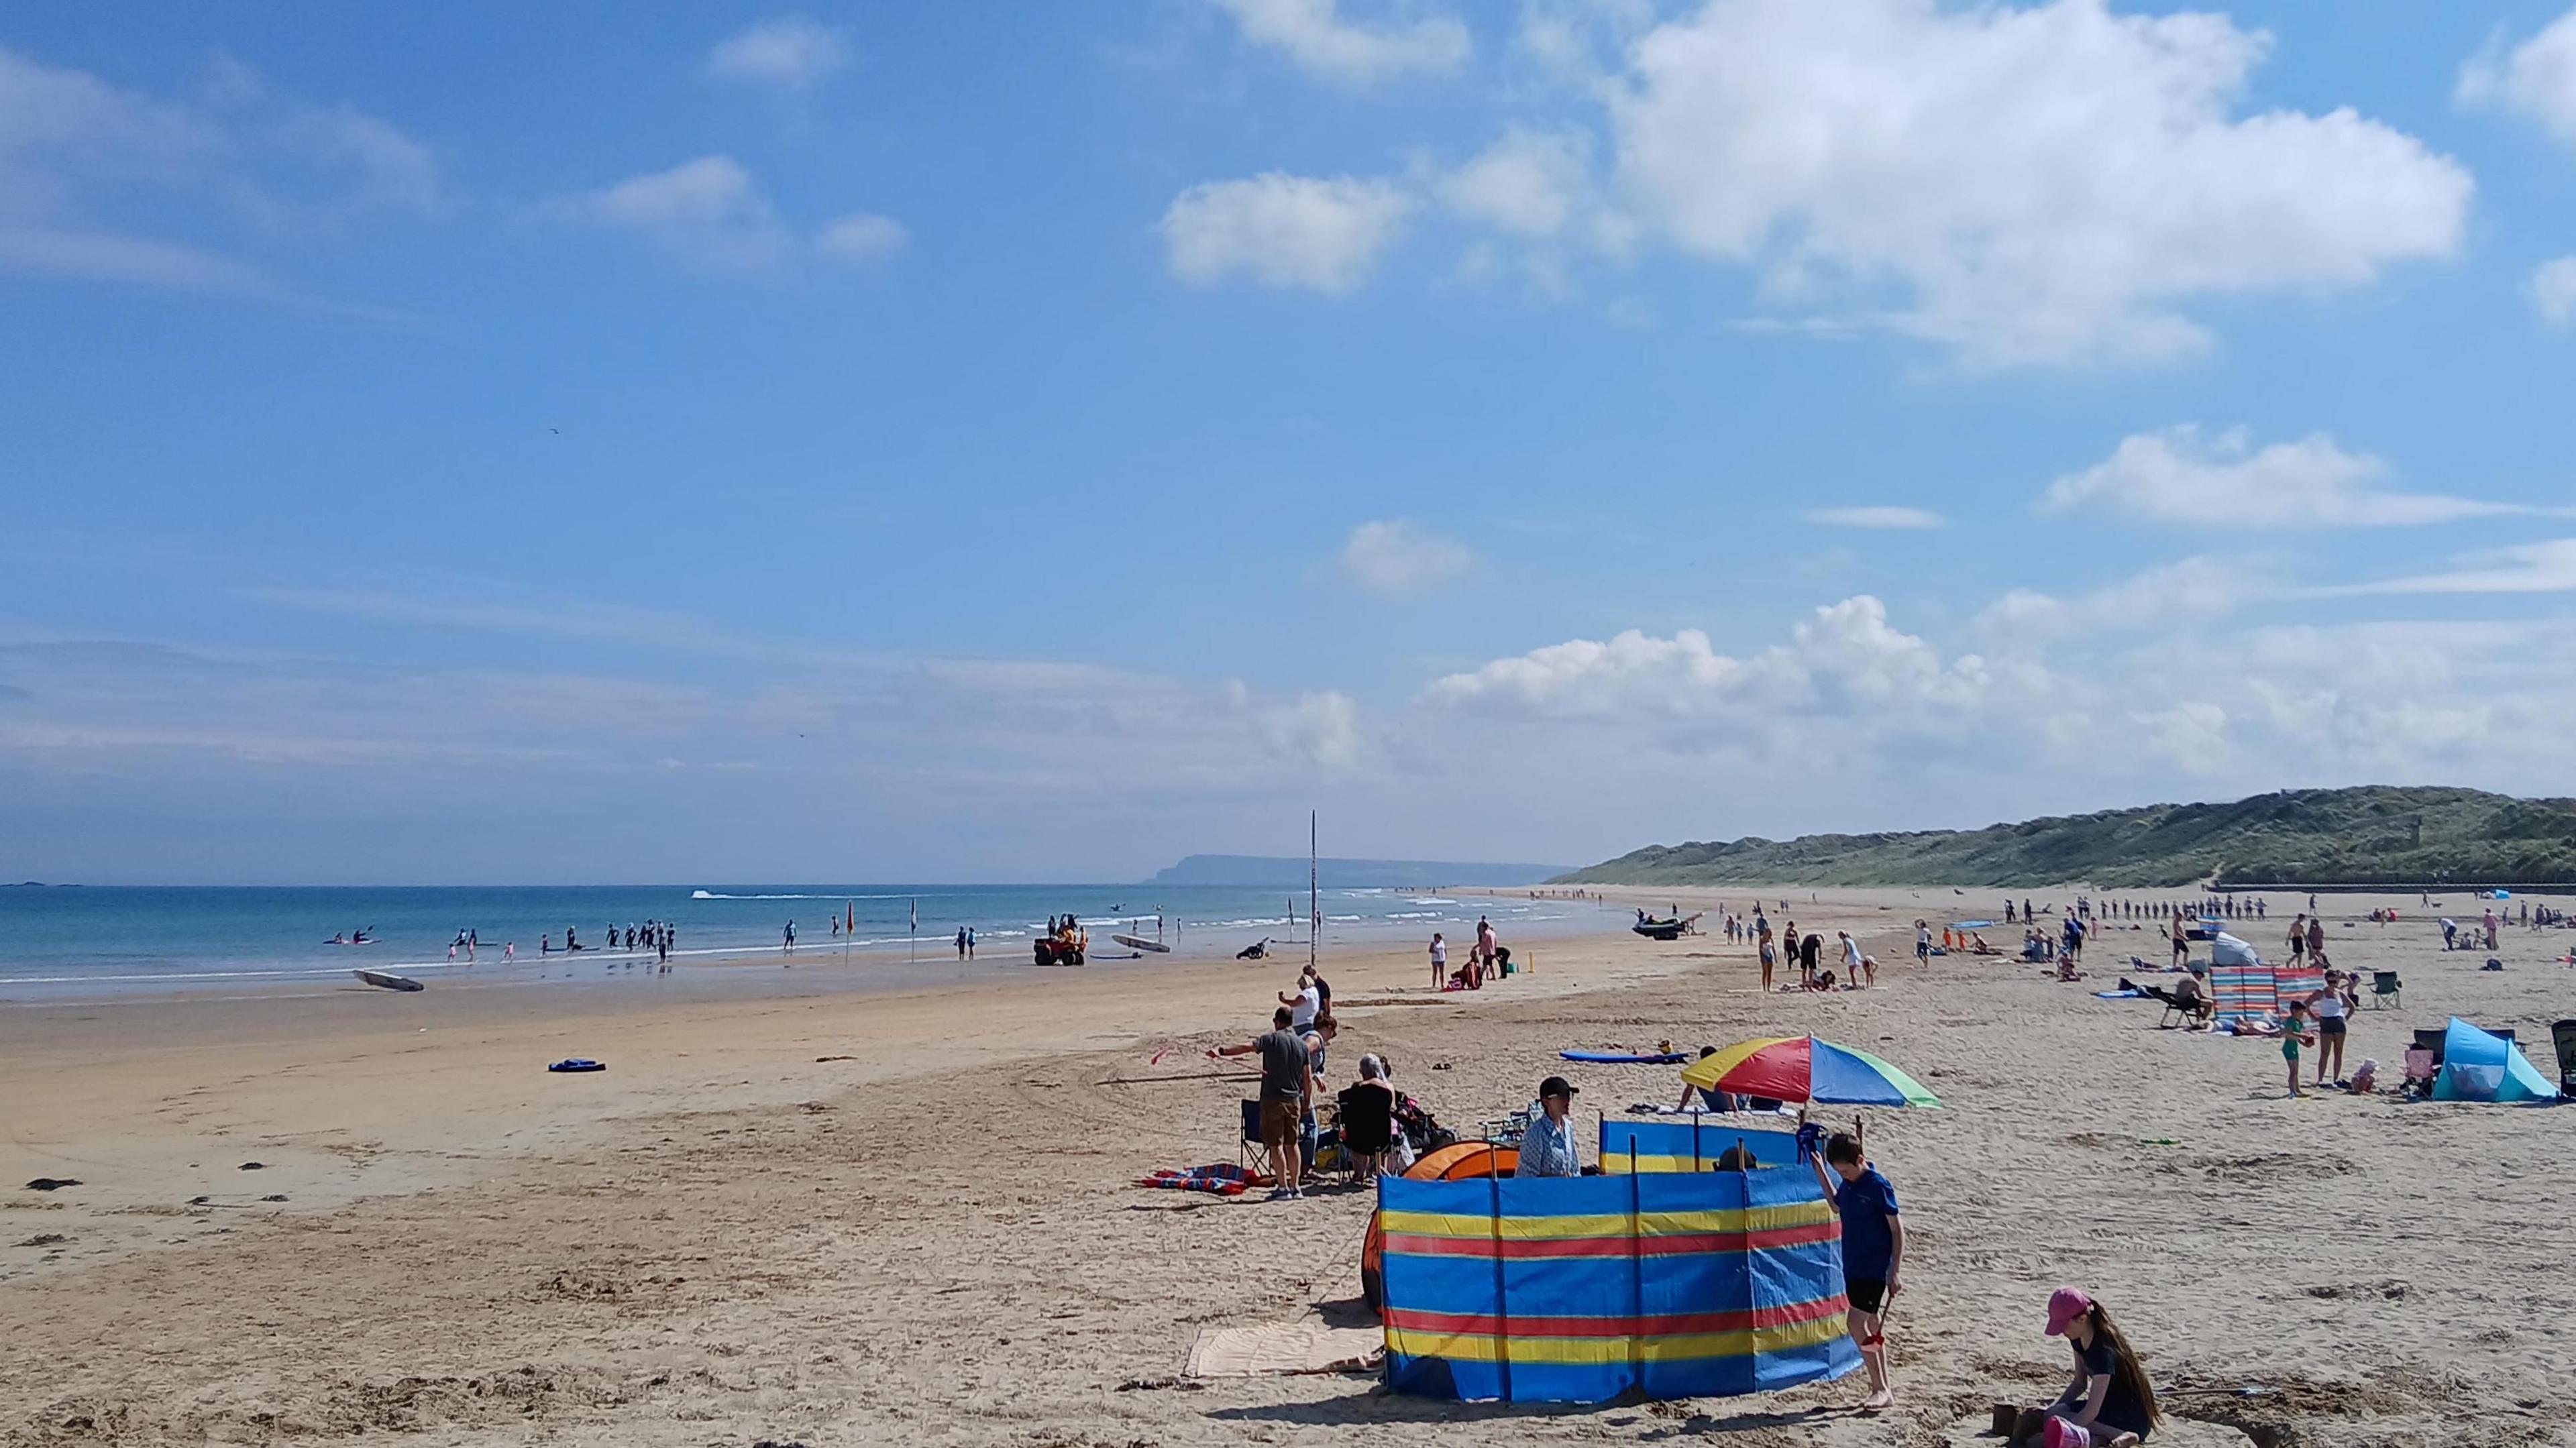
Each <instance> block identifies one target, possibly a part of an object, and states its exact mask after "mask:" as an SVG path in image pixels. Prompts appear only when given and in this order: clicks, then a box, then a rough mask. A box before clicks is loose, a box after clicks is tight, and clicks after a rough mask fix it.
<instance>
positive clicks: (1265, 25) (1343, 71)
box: [1210, 0, 1474, 86]
mask: <svg viewBox="0 0 2576 1448" xmlns="http://www.w3.org/2000/svg"><path fill="white" fill-rule="evenodd" d="M1210 3H1212V4H1214V5H1215V6H1216V7H1217V8H1219V9H1221V10H1224V11H1225V12H1227V13H1228V14H1230V15H1232V16H1233V17H1234V20H1235V24H1236V25H1237V26H1239V27H1241V29H1242V31H1243V38H1244V39H1246V40H1249V41H1251V42H1252V43H1254V44H1255V45H1264V46H1268V47H1270V48H1271V49H1274V50H1277V51H1278V52H1280V53H1281V54H1283V55H1285V56H1287V57H1288V58H1289V60H1290V61H1292V62H1294V63H1295V64H1296V65H1297V66H1298V67H1299V68H1300V69H1303V70H1305V71H1307V72H1308V73H1309V74H1312V75H1316V76H1320V77H1322V78H1324V79H1326V80H1329V81H1334V82H1337V83H1339V84H1343V85H1351V86H1369V85H1376V84H1378V83H1380V82H1383V81H1387V80H1392V79H1394V78H1396V77H1398V76H1401V75H1406V74H1411V73H1417V72H1418V73H1422V74H1427V75H1447V74H1450V73H1452V72H1454V71H1456V70H1457V69H1458V68H1459V67H1460V66H1462V65H1464V64H1466V62H1467V57H1468V55H1469V54H1470V52H1471V51H1472V50H1473V49H1474V44H1473V42H1472V41H1471V40H1470V39H1469V38H1468V35H1467V27H1466V26H1464V25H1462V24H1460V23H1459V22H1458V20H1457V19H1456V18H1455V17H1453V16H1449V15H1426V16H1424V17H1422V18H1421V19H1419V20H1415V21H1412V22H1410V23H1408V24H1380V25H1368V24H1363V23H1361V22H1359V21H1355V20H1349V19H1346V18H1344V17H1343V16H1342V14H1341V12H1340V6H1339V5H1338V4H1337V3H1336V0H1210Z"/></svg>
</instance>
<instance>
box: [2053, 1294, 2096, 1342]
mask: <svg viewBox="0 0 2576 1448" xmlns="http://www.w3.org/2000/svg"><path fill="white" fill-rule="evenodd" d="M2092 1310H2093V1299H2092V1298H2090V1297H2088V1296H2086V1295H2085V1293H2084V1289H2083V1288H2081V1287H2060V1288H2059V1289H2057V1290H2056V1291H2055V1292H2052V1293H2050V1294H2048V1335H2049V1336H2050V1337H2064V1336H2065V1335H2066V1328H2067V1325H2068V1324H2070V1323H2072V1322H2074V1321H2075V1319H2077V1318H2079V1317H2082V1316H2083V1315H2084V1314H2086V1313H2088V1312H2091V1311H2092Z"/></svg>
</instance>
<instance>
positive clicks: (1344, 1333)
mask: <svg viewBox="0 0 2576 1448" xmlns="http://www.w3.org/2000/svg"><path fill="white" fill-rule="evenodd" d="M1385 1358H1386V1338H1385V1334H1384V1329H1382V1328H1380V1327H1378V1326H1377V1325H1376V1324H1374V1323H1372V1324H1369V1325H1367V1326H1364V1327H1335V1326H1333V1325H1332V1324H1330V1323H1327V1322H1326V1321H1324V1320H1323V1319H1322V1318H1321V1317H1308V1318H1303V1319H1300V1320H1299V1321H1296V1322H1272V1323H1264V1324H1262V1325H1261V1326H1259V1327H1210V1328H1202V1329H1200V1331H1199V1335H1198V1339H1197V1340H1196V1341H1194V1342H1192V1343H1191V1344H1190V1361H1189V1367H1188V1368H1187V1369H1186V1371H1187V1372H1188V1373H1189V1375H1190V1376H1191V1377H1194V1378H1241V1377H1254V1376H1257V1375H1260V1374H1263V1373H1344V1372H1364V1371H1369V1370H1371V1369H1374V1368H1376V1367H1377V1366H1378V1364H1379V1363H1381V1362H1383V1361H1384V1360H1385Z"/></svg>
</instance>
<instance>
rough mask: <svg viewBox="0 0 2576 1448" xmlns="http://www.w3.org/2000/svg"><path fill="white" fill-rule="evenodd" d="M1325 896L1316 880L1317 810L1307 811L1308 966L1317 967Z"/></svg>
mask: <svg viewBox="0 0 2576 1448" xmlns="http://www.w3.org/2000/svg"><path fill="white" fill-rule="evenodd" d="M1322 900H1323V896H1322V894H1321V893H1320V892H1319V891H1318V890H1317V889H1316V882H1315V811H1313V810H1308V811H1306V968H1307V969H1308V970H1313V969H1314V968H1315V931H1316V927H1317V926H1318V925H1320V924H1322V923H1323V919H1324V907H1323V904H1322Z"/></svg>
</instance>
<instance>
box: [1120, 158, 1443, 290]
mask: <svg viewBox="0 0 2576 1448" xmlns="http://www.w3.org/2000/svg"><path fill="white" fill-rule="evenodd" d="M1412 210H1413V202H1412V200H1411V198H1409V197H1407V196H1406V195H1405V194H1404V193H1403V192H1402V191H1400V190H1398V189H1396V188H1395V187H1394V186H1393V185H1391V184H1389V183H1387V182H1384V181H1375V180H1365V181H1364V180H1358V179H1354V178H1352V177H1348V176H1338V177H1315V176H1291V175H1287V174H1285V173H1283V172H1278V171H1269V172H1264V173H1263V174H1261V175H1259V176H1255V177H1252V178H1251V179H1249V180H1244V181H1209V182H1203V183H1201V184H1199V185H1196V186H1193V187H1191V188H1189V189H1188V190H1186V191H1184V192H1182V193H1181V194H1180V195H1179V196H1177V197H1174V198H1173V200H1172V204H1171V207H1170V209H1168V210H1166V211H1165V212H1164V213H1163V223H1162V232H1163V251H1164V257H1165V259H1166V261H1167V262H1168V263H1169V264H1170V266H1171V269H1172V274H1173V275H1175V276H1177V277H1179V278H1181V279H1182V280H1183V281H1186V282H1190V283H1193V284H1195V285H1200V286H1206V285H1209V284H1212V283H1214V282H1218V281H1221V280H1223V279H1225V278H1226V277H1228V276H1232V275H1236V274H1241V275H1243V276H1246V277H1249V278H1251V279H1252V280H1253V281H1255V282H1257V283H1259V284H1261V285H1263V286H1268V287H1303V288H1305V289H1307V290H1309V291H1317V292H1323V293H1327V294H1330V295H1339V294H1342V293H1346V292H1349V291H1352V290H1353V289H1355V288H1357V287H1358V286H1359V285H1360V283H1362V282H1363V281H1366V280H1367V279H1368V275H1369V272H1370V271H1371V270H1373V269H1374V268H1375V267H1376V265H1377V262H1378V258H1379V257H1380V256H1382V255H1383V254H1384V253H1385V251H1386V249H1387V248H1388V247H1390V246H1392V245H1394V243H1395V241H1396V240H1397V238H1399V237H1400V236H1402V235H1403V233H1404V224H1405V218H1406V217H1407V216H1408V215H1409V214H1410V213H1411V212H1412Z"/></svg>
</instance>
